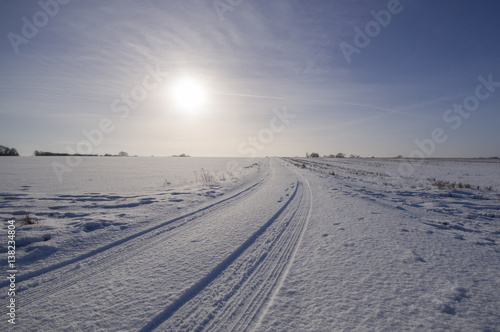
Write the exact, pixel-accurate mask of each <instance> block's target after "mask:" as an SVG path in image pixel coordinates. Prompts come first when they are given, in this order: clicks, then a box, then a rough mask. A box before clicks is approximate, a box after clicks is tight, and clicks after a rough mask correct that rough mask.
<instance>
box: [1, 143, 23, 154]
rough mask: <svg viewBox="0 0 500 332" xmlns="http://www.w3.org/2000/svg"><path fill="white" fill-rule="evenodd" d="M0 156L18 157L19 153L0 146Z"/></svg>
mask: <svg viewBox="0 0 500 332" xmlns="http://www.w3.org/2000/svg"><path fill="white" fill-rule="evenodd" d="M0 156H19V153H18V152H17V150H16V149H14V148H8V147H6V146H3V145H0Z"/></svg>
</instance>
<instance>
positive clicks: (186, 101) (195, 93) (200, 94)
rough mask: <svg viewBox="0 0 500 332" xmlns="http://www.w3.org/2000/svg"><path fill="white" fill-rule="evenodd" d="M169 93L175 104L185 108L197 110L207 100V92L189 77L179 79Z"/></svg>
mask: <svg viewBox="0 0 500 332" xmlns="http://www.w3.org/2000/svg"><path fill="white" fill-rule="evenodd" d="M171 93H172V98H173V101H174V102H175V104H176V105H177V106H179V107H180V108H182V109H185V110H198V109H200V108H201V107H202V106H203V105H204V104H205V103H206V101H207V93H206V91H205V88H204V87H203V85H202V84H201V83H200V82H199V81H197V80H195V79H191V78H184V79H182V80H180V81H179V82H178V83H177V84H176V85H175V86H174V87H173V88H172V91H171Z"/></svg>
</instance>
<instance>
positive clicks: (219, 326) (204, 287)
mask: <svg viewBox="0 0 500 332" xmlns="http://www.w3.org/2000/svg"><path fill="white" fill-rule="evenodd" d="M294 173H296V172H294ZM297 174H298V173H297ZM298 176H300V177H301V178H302V180H299V179H298V178H297V180H296V184H295V190H294V192H293V194H291V196H290V198H289V199H288V200H287V201H286V203H285V205H284V206H282V208H281V209H280V210H279V211H278V212H277V213H275V214H274V215H273V217H272V218H271V219H269V220H268V221H267V222H266V224H264V225H263V226H262V227H261V228H260V229H259V230H258V231H257V232H256V233H254V234H253V235H252V236H251V237H250V238H248V240H247V241H245V243H243V244H242V245H241V246H240V247H239V248H238V249H236V250H235V251H234V252H233V253H232V254H231V255H230V256H228V257H227V258H226V259H225V260H224V261H223V262H222V263H221V264H219V265H218V266H217V267H216V268H215V269H214V270H212V272H210V273H209V274H208V275H206V276H205V277H204V278H202V279H200V280H199V281H198V282H196V283H195V284H193V285H192V286H191V287H190V288H189V289H188V290H187V291H186V292H184V293H183V295H182V296H180V297H179V298H178V299H177V300H176V301H174V302H173V303H171V304H170V305H169V306H168V307H166V308H165V309H164V311H163V312H161V313H160V314H158V315H157V316H156V317H155V318H153V320H151V321H150V322H149V323H148V324H147V325H145V326H144V327H143V328H142V330H141V331H150V330H153V329H158V330H164V331H172V330H175V331H248V330H251V329H255V328H256V327H258V326H259V325H260V323H261V321H262V318H263V317H264V316H265V314H266V313H267V310H268V308H269V306H270V304H271V303H272V301H273V300H274V298H275V296H276V294H277V293H278V291H279V289H280V288H281V286H282V285H283V281H284V279H285V278H286V275H287V274H288V272H289V269H290V266H291V264H292V262H293V260H294V258H295V255H296V253H297V250H298V248H299V247H300V244H301V242H302V240H303V237H304V233H305V230H306V228H307V225H308V223H309V219H310V215H311V209H312V192H311V187H310V185H309V183H308V182H307V180H306V179H305V178H303V177H302V175H300V174H298Z"/></svg>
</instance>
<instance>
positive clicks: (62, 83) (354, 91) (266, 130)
mask: <svg viewBox="0 0 500 332" xmlns="http://www.w3.org/2000/svg"><path fill="white" fill-rule="evenodd" d="M59 1H60V2H56V0H42V1H41V3H45V4H47V6H45V9H44V8H43V7H44V6H41V5H40V3H39V2H38V1H3V2H2V4H1V5H0V15H1V20H0V30H1V31H0V32H1V36H2V39H1V42H0V63H1V67H0V77H1V79H0V144H3V145H6V146H10V147H15V148H17V149H18V150H19V152H20V153H21V154H22V155H31V154H32V153H33V151H34V150H35V149H37V150H43V151H54V152H66V151H71V150H73V151H77V149H78V148H79V147H80V148H81V149H82V151H89V152H92V153H99V154H104V153H117V152H119V151H122V150H124V151H127V152H129V153H130V154H137V155H157V156H163V155H172V154H180V153H187V154H190V155H194V156H236V157H237V156H240V157H248V156H250V155H254V154H255V155H258V156H266V155H279V156H294V155H304V154H305V152H306V151H307V152H313V151H316V152H319V153H320V154H331V153H333V154H336V153H338V152H344V153H346V154H348V155H349V154H356V155H361V156H367V157H370V156H396V155H400V154H401V155H404V156H409V155H411V154H413V155H419V152H418V151H420V152H421V153H420V154H421V155H422V154H423V155H424V156H428V157H488V156H500V145H499V142H500V130H498V128H499V124H500V87H494V88H492V89H494V91H489V90H487V87H483V88H481V92H483V93H482V95H485V94H486V93H487V94H488V96H487V97H486V98H482V100H480V102H479V105H475V106H477V107H475V110H474V111H473V112H468V114H469V115H467V117H463V116H462V115H460V114H459V113H446V112H447V110H448V109H453V107H454V105H455V104H456V105H460V104H462V103H463V102H464V100H466V98H468V97H471V96H472V99H471V98H469V99H468V100H469V101H470V100H474V96H475V93H476V88H477V86H478V85H479V84H480V81H479V80H478V77H479V76H482V77H483V78H484V79H486V80H488V78H489V76H491V79H490V80H491V81H493V82H500V42H499V41H500V40H499V37H498V36H499V33H500V20H498V13H499V12H500V3H499V2H497V1H493V0H489V1H486V0H484V1H467V0H458V1H451V0H447V1H444V0H436V1H419V0H413V1H410V0H401V1H399V4H398V1H397V0H384V1H378V0H377V1H364V0H349V1H348V0H344V1H340V0H339V1H331V0H330V1H326V0H310V1H305V0H303V1H299V0H273V1H269V0H267V1H264V0H254V1H250V0H242V1H236V0H233V1H227V0H220V1H218V2H214V1H213V0H203V1H201V0H183V1H172V0H170V1H159V0H156V1H153V0H149V1H132V0H129V1H123V0H122V1H118V0H114V1H97V0H89V1H79V2H77V1H75V0H73V1H68V0H65V1H63V0H59ZM66 2H68V3H66ZM230 3H232V4H233V5H230ZM54 4H57V6H56V5H54ZM391 6H392V7H391ZM216 7H217V8H218V10H217V8H216ZM388 8H392V9H393V11H394V13H391V11H390V10H389V9H388ZM44 10H45V11H44ZM381 10H384V11H386V13H389V14H390V22H388V24H385V25H386V26H382V25H381V24H380V23H375V24H374V22H375V18H374V17H373V16H372V14H371V12H372V11H375V12H376V13H380V11H381ZM396 12H397V13H396ZM381 15H382V16H381V17H384V16H383V14H381ZM385 19H387V16H385ZM26 22H28V23H26ZM35 23H36V24H35ZM386 23H387V22H386ZM27 24H28V25H31V24H33V26H34V27H35V28H37V30H38V31H37V32H36V33H34V32H33V30H30V29H29V26H25V25H27ZM377 24H378V29H377ZM37 25H38V27H37ZM23 27H24V29H23ZM356 27H358V28H359V29H361V30H362V31H363V33H364V34H366V28H367V27H368V28H370V27H371V28H372V30H369V33H370V34H371V35H372V37H370V36H368V38H369V39H370V42H369V44H368V45H367V46H366V47H363V48H360V47H358V53H353V54H351V56H350V58H351V59H350V60H351V61H350V62H348V61H347V59H346V57H345V56H344V54H343V51H342V49H341V47H340V46H341V45H346V44H349V45H351V46H353V47H356V43H355V37H356V32H355V28H356ZM373 29H375V30H373ZM365 38H366V36H365ZM343 43H344V44H343ZM151 72H156V74H155V75H156V76H151ZM186 77H187V78H190V79H193V80H194V81H196V82H198V84H199V85H200V86H202V87H203V89H204V90H205V93H206V95H207V98H206V101H205V102H204V103H203V105H202V106H200V107H199V108H198V109H196V110H186V109H182V108H181V107H179V106H178V105H175V104H174V103H173V101H172V97H171V92H170V91H171V89H172V88H173V87H175V86H176V85H178V84H179V82H180V80H181V79H182V78H186ZM144 81H146V84H149V85H148V89H147V90H145V88H144ZM490 88H491V86H490ZM145 91H146V94H144V92H145ZM133 93H136V94H135V96H139V97H140V98H139V97H131V94H133ZM127 95H128V98H129V101H130V102H131V103H132V104H133V107H132V106H126V104H125V102H123V101H121V100H122V99H123V98H127ZM134 98H136V99H134ZM137 98H139V99H137ZM476 100H477V98H476ZM119 107H122V108H121V109H122V110H123V109H124V107H125V108H128V112H127V116H124V112H120V111H119ZM284 110H286V111H284ZM284 112H285V114H288V115H287V116H285V120H284V121H283V120H280V119H279V118H278V119H275V118H276V114H277V113H278V114H282V115H283V113H284ZM445 114H447V120H446V119H445V118H443V117H444V116H445ZM456 117H461V119H460V120H458V119H456ZM103 119H104V120H103ZM106 119H107V120H106ZM273 119H274V120H273ZM102 121H105V124H106V125H105V126H104V128H105V129H106V132H104V130H101V129H102V128H100V123H102ZM106 121H107V122H106ZM458 121H460V124H459V125H458ZM271 124H274V126H272V125H271ZM278 125H279V126H278ZM454 127H456V128H454ZM110 128H111V129H110ZM277 129H279V130H277ZM435 129H442V132H444V135H446V138H447V139H446V140H444V141H441V140H440V141H439V142H436V141H435V140H434V141H433V143H430V140H432V139H433V138H432V132H433V131H434V130H435ZM85 131H86V132H87V133H92V134H91V135H90V137H93V139H94V141H93V142H91V139H90V138H88V137H87V136H85V134H84V132H85ZM97 131H100V134H98V133H97ZM92 135H93V136H92ZM416 140H418V141H419V142H423V143H422V144H420V145H419V144H417V143H416ZM82 141H87V143H88V144H84V143H82V144H80V145H78V144H79V143H81V142H82ZM84 147H85V149H84ZM416 151H417V152H416Z"/></svg>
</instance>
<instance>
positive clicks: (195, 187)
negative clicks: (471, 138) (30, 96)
mask: <svg viewBox="0 0 500 332" xmlns="http://www.w3.org/2000/svg"><path fill="white" fill-rule="evenodd" d="M54 160H58V159H57V158H41V157H37V158H2V159H1V160H0V184H1V187H0V202H1V206H0V218H1V220H2V233H3V234H5V235H4V236H2V238H3V239H4V240H3V241H2V243H1V248H2V252H3V255H4V259H2V261H1V262H0V266H1V267H2V270H3V271H4V272H3V273H4V275H7V270H8V266H7V263H6V259H5V257H6V256H7V255H6V251H7V241H8V239H7V226H8V221H9V220H12V219H15V220H16V259H17V262H16V263H17V269H18V273H17V274H16V286H17V290H16V294H15V299H16V302H15V303H16V325H15V326H14V325H11V324H9V323H8V322H7V319H8V316H7V315H6V314H7V311H8V309H7V304H8V301H9V296H8V295H7V293H8V289H9V283H8V281H6V278H5V277H3V280H4V281H2V282H0V287H1V289H0V301H1V302H2V303H4V304H2V305H1V308H2V310H0V312H1V313H2V317H3V318H2V320H1V321H0V330H12V331H100V330H101V331H150V330H159V331H196V330H203V331H243V330H254V331H335V330H376V331H378V330H394V331H401V330H415V331H423V330H443V331H449V330H454V331H496V330H500V311H499V310H498V308H499V307H500V250H499V247H498V245H499V242H500V222H499V216H500V163H499V162H498V161H495V160H427V161H424V162H423V163H422V164H421V165H415V170H414V171H413V172H412V173H411V174H405V176H404V177H401V176H400V175H399V174H400V173H399V172H398V168H399V167H401V163H404V162H405V161H404V160H390V159H319V158H314V159H300V158H294V159H287V158H285V159H280V158H266V159H256V160H246V159H240V160H238V159H236V161H237V162H238V163H239V165H240V166H241V167H240V168H238V169H237V170H236V171H232V172H227V171H226V167H227V165H228V163H230V162H231V161H232V160H231V159H224V158H85V159H84V162H83V164H82V165H81V166H80V167H78V168H75V169H74V171H73V172H72V173H70V174H66V175H65V178H64V181H63V182H62V183H59V182H58V180H57V177H56V176H55V175H54V173H53V170H52V168H51V163H52V162H53V161H54ZM202 169H203V170H202ZM26 214H30V215H31V217H33V218H34V219H36V221H37V223H36V224H33V225H22V221H21V220H22V219H23V218H24V217H25V216H26Z"/></svg>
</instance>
